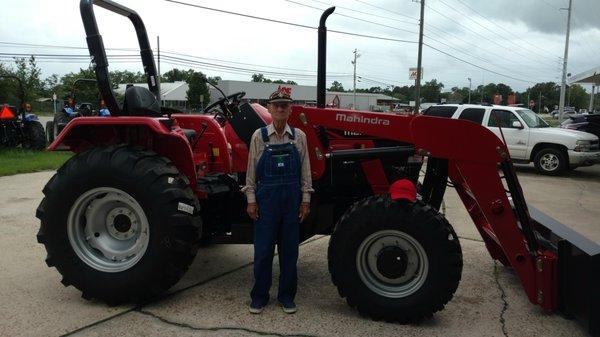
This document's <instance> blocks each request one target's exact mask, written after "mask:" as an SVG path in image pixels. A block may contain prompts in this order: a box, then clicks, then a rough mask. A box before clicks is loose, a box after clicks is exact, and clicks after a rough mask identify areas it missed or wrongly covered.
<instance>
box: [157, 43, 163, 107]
mask: <svg viewBox="0 0 600 337" xmlns="http://www.w3.org/2000/svg"><path fill="white" fill-rule="evenodd" d="M156 54H157V57H158V76H156V82H158V93H159V96H162V93H161V92H160V36H158V35H156ZM158 101H159V102H160V104H161V105H162V97H158Z"/></svg>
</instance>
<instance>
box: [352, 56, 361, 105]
mask: <svg viewBox="0 0 600 337" xmlns="http://www.w3.org/2000/svg"><path fill="white" fill-rule="evenodd" d="M359 57H360V54H359V53H358V50H357V49H356V48H354V61H351V63H352V64H353V65H354V103H353V105H352V109H354V110H356V59H357V58H359Z"/></svg>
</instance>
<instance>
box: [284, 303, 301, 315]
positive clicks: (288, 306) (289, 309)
mask: <svg viewBox="0 0 600 337" xmlns="http://www.w3.org/2000/svg"><path fill="white" fill-rule="evenodd" d="M280 303H281V309H283V312H285V313H286V314H294V313H296V311H298V308H296V304H295V303H294V301H289V302H280Z"/></svg>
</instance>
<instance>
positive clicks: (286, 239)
mask: <svg viewBox="0 0 600 337" xmlns="http://www.w3.org/2000/svg"><path fill="white" fill-rule="evenodd" d="M290 129H291V133H292V134H291V136H290V139H291V141H290V142H288V143H284V144H276V145H270V144H269V136H268V135H267V128H266V127H263V128H261V129H260V132H261V135H262V139H263V141H264V143H265V149H264V151H263V153H262V155H261V157H260V159H259V160H258V164H257V166H256V178H257V188H256V201H257V203H258V209H259V218H258V220H256V221H255V222H254V287H253V288H252V292H251V293H250V296H251V297H252V301H253V302H254V303H257V304H259V305H266V304H267V302H268V301H269V289H270V288H271V274H272V266H273V254H274V248H275V244H276V243H277V251H278V253H279V265H280V276H279V291H278V295H277V299H278V300H279V301H280V302H282V303H289V302H290V301H293V300H294V297H295V296H296V286H297V273H296V263H297V261H298V244H299V239H300V238H299V236H300V234H299V226H300V223H299V219H298V213H299V210H300V201H301V191H300V171H301V167H300V154H299V152H298V149H297V148H296V145H295V144H294V142H293V140H294V139H295V130H294V128H293V127H290Z"/></svg>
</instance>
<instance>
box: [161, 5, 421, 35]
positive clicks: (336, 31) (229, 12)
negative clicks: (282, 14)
mask: <svg viewBox="0 0 600 337" xmlns="http://www.w3.org/2000/svg"><path fill="white" fill-rule="evenodd" d="M163 1H166V2H170V3H174V4H178V5H182V6H190V7H196V8H201V9H205V10H209V11H214V12H219V13H224V14H230V15H236V16H241V17H245V18H249V19H255V20H261V21H266V22H273V23H279V24H283V25H288V26H294V27H300V28H306V29H313V30H316V29H317V27H313V26H309V25H303V24H299V23H294V22H288V21H282V20H275V19H269V18H264V17H260V16H256V15H249V14H243V13H238V12H232V11H226V10H223V9H218V8H212V7H206V6H200V5H196V4H190V3H187V2H181V1H176V0H163ZM328 31H329V32H331V33H337V34H343V35H350V36H359V37H364V38H369V39H376V40H385V41H394V42H402V43H416V42H415V41H408V40H402V39H394V38H388V37H382V36H374V35H367V34H358V33H350V32H345V31H341V30H333V29H329V30H328Z"/></svg>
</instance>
